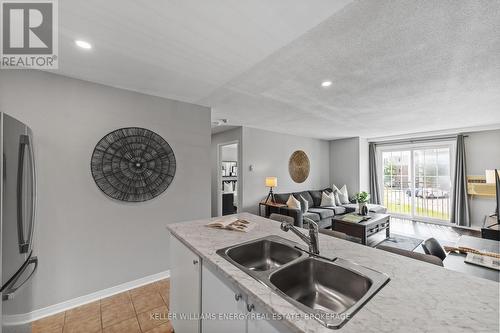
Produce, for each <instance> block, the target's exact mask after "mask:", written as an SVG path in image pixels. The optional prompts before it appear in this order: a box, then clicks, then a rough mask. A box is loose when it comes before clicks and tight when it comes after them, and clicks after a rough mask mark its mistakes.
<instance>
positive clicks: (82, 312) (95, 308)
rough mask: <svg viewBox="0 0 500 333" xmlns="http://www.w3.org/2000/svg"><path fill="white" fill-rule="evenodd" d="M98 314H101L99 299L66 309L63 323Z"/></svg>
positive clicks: (97, 315) (93, 316) (90, 317)
mask: <svg viewBox="0 0 500 333" xmlns="http://www.w3.org/2000/svg"><path fill="white" fill-rule="evenodd" d="M100 314H101V305H100V302H99V301H96V302H92V303H89V304H85V305H82V306H79V307H77V308H74V309H71V310H68V311H66V320H65V323H66V324H67V323H70V322H72V321H81V320H84V319H92V318H95V317H100Z"/></svg>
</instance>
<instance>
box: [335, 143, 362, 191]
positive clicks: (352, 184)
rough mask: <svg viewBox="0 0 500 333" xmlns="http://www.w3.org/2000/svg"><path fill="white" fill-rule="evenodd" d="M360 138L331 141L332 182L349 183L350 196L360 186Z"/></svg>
mask: <svg viewBox="0 0 500 333" xmlns="http://www.w3.org/2000/svg"><path fill="white" fill-rule="evenodd" d="M359 152H360V150H359V138H349V139H340V140H333V141H330V183H332V184H335V185H336V186H337V187H339V188H340V186H343V185H344V184H345V185H347V191H348V192H349V197H351V196H352V195H353V194H354V193H356V192H358V191H359V188H360V177H359V175H360V171H359V170H360V164H359Z"/></svg>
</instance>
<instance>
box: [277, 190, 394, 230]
mask: <svg viewBox="0 0 500 333" xmlns="http://www.w3.org/2000/svg"><path fill="white" fill-rule="evenodd" d="M323 191H326V192H332V189H331V188H325V189H323V190H312V191H302V192H293V193H278V194H274V199H275V201H276V203H280V204H286V202H287V200H288V198H289V196H290V195H293V196H294V197H295V198H296V199H297V200H300V197H301V196H302V197H303V198H304V199H305V200H307V201H308V203H309V209H308V210H307V211H306V212H302V211H301V210H300V209H294V208H289V207H280V208H276V207H269V209H268V214H271V213H279V214H283V215H287V216H291V217H293V218H294V220H295V225H296V226H298V227H303V224H304V222H303V221H304V217H307V218H310V219H311V220H313V221H315V222H316V223H318V225H319V227H320V228H323V229H329V228H331V227H332V219H333V218H334V217H335V216H337V215H343V214H346V213H352V212H354V211H355V210H356V207H357V204H356V203H350V204H344V205H340V206H335V207H320V205H321V194H322V192H323ZM368 209H369V210H370V211H371V212H375V213H385V212H386V211H387V209H386V208H385V207H383V206H380V205H368Z"/></svg>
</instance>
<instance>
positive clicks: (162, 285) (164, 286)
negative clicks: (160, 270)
mask: <svg viewBox="0 0 500 333" xmlns="http://www.w3.org/2000/svg"><path fill="white" fill-rule="evenodd" d="M156 285H157V286H158V289H159V291H160V293H162V292H167V293H168V291H169V290H170V279H164V280H160V281H157V282H156Z"/></svg>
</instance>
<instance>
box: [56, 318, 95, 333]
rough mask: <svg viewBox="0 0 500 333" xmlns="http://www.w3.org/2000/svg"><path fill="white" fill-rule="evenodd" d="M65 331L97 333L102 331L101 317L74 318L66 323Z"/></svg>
mask: <svg viewBox="0 0 500 333" xmlns="http://www.w3.org/2000/svg"><path fill="white" fill-rule="evenodd" d="M63 332H64V333H96V332H101V317H100V316H98V317H89V318H86V319H80V320H76V319H75V320H72V321H70V322H66V323H65V324H64V330H63Z"/></svg>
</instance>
